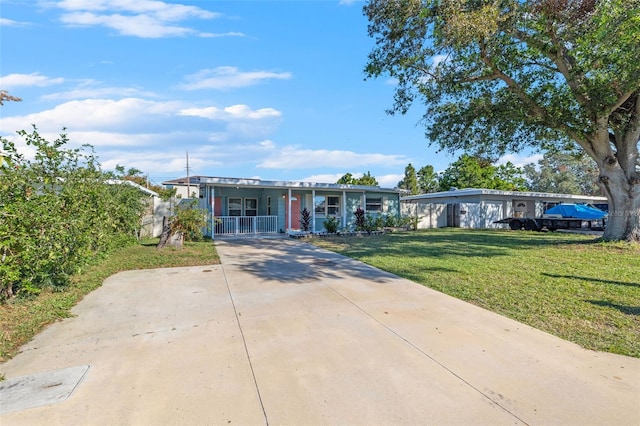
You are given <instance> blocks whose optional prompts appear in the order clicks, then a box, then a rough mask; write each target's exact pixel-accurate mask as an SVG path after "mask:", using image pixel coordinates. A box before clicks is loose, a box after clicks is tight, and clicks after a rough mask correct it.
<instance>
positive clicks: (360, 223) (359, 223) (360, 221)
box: [353, 207, 365, 231]
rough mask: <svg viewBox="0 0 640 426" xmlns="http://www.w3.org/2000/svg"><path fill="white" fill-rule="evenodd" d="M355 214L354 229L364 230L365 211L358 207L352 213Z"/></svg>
mask: <svg viewBox="0 0 640 426" xmlns="http://www.w3.org/2000/svg"><path fill="white" fill-rule="evenodd" d="M353 214H354V215H355V216H356V223H355V226H356V231H364V230H365V213H364V210H362V209H361V208H360V207H358V208H357V210H356V211H355V212H354V213H353Z"/></svg>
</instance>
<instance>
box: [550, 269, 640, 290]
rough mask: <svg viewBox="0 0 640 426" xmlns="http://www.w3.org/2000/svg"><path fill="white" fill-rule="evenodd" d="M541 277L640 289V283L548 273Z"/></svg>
mask: <svg viewBox="0 0 640 426" xmlns="http://www.w3.org/2000/svg"><path fill="white" fill-rule="evenodd" d="M541 275H544V276H546V277H551V278H571V279H574V280H583V281H591V282H594V283H602V284H613V285H623V286H629V287H640V283H628V282H624V281H614V280H603V279H601V278H590V277H580V276H577V275H558V274H548V273H546V272H543V273H542V274H541Z"/></svg>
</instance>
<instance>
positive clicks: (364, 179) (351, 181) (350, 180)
mask: <svg viewBox="0 0 640 426" xmlns="http://www.w3.org/2000/svg"><path fill="white" fill-rule="evenodd" d="M336 183H338V184H341V185H365V186H378V181H377V180H376V178H375V177H374V176H371V172H369V171H368V172H367V173H365V174H364V175H362V176H361V177H359V178H356V177H353V175H352V174H351V173H345V174H344V175H343V176H342V177H341V178H340V179H338V181H337V182H336Z"/></svg>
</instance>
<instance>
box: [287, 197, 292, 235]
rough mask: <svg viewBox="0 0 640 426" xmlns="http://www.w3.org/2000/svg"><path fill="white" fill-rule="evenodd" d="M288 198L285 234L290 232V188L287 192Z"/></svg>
mask: <svg viewBox="0 0 640 426" xmlns="http://www.w3.org/2000/svg"><path fill="white" fill-rule="evenodd" d="M288 192H289V196H288V197H287V234H288V233H289V232H291V188H289V190H288Z"/></svg>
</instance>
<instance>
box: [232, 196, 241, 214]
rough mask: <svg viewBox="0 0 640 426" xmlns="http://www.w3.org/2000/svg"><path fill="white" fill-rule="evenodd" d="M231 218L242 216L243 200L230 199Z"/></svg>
mask: <svg viewBox="0 0 640 426" xmlns="http://www.w3.org/2000/svg"><path fill="white" fill-rule="evenodd" d="M229 216H242V198H229Z"/></svg>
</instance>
